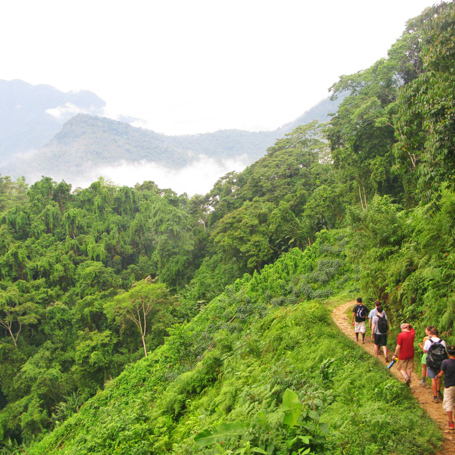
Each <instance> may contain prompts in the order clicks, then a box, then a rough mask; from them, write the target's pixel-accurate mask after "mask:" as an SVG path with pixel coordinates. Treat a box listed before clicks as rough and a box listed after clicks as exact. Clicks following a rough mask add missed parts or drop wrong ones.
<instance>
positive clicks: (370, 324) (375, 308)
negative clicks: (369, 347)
mask: <svg viewBox="0 0 455 455" xmlns="http://www.w3.org/2000/svg"><path fill="white" fill-rule="evenodd" d="M379 305H381V301H380V300H375V301H374V308H373V309H372V310H371V311H370V313H369V314H368V319H369V324H368V325H369V327H370V329H371V327H372V325H373V318H374V317H375V316H376V315H377V314H378V306H379ZM383 313H384V314H385V311H383ZM386 316H387V315H386ZM371 333H373V332H371Z"/></svg>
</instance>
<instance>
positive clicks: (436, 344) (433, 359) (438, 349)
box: [427, 338, 449, 371]
mask: <svg viewBox="0 0 455 455" xmlns="http://www.w3.org/2000/svg"><path fill="white" fill-rule="evenodd" d="M430 341H431V346H430V348H429V349H428V352H427V366H428V367H430V368H431V369H432V370H434V371H439V370H440V369H441V363H442V361H443V360H445V359H448V358H449V356H448V355H447V351H446V348H445V347H444V345H443V344H442V343H441V340H439V341H433V340H432V339H431V338H430Z"/></svg>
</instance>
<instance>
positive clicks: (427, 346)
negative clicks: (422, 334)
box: [423, 335, 447, 352]
mask: <svg viewBox="0 0 455 455" xmlns="http://www.w3.org/2000/svg"><path fill="white" fill-rule="evenodd" d="M431 341H433V343H438V342H439V341H441V338H438V337H437V336H434V335H433V336H432V337H430V338H429V339H428V340H427V341H425V344H424V345H423V350H424V351H425V352H428V351H429V350H430V346H431V345H432V344H433V343H432V342H431ZM441 344H442V345H443V346H444V347H445V348H446V349H447V345H446V342H445V341H442V342H441Z"/></svg>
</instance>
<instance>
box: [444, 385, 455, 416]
mask: <svg viewBox="0 0 455 455" xmlns="http://www.w3.org/2000/svg"><path fill="white" fill-rule="evenodd" d="M454 406H455V386H452V387H448V388H447V389H446V388H445V389H444V401H443V402H442V408H443V409H444V411H446V412H452V411H453V408H454Z"/></svg>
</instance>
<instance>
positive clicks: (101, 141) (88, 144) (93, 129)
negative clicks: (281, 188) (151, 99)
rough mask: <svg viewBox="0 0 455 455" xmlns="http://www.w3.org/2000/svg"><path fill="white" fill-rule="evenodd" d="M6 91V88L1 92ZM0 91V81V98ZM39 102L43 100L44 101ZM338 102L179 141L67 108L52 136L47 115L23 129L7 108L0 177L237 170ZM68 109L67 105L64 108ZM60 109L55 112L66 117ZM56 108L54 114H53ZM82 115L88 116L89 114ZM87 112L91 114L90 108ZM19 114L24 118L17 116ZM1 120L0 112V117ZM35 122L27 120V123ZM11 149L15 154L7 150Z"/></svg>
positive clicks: (73, 178)
mask: <svg viewBox="0 0 455 455" xmlns="http://www.w3.org/2000/svg"><path fill="white" fill-rule="evenodd" d="M10 84H11V83H10ZM9 86H10V85H6V87H9ZM49 88H50V87H49ZM1 89H2V84H1V81H0V96H1ZM57 93H59V92H57ZM43 98H44V99H46V97H45V96H43ZM32 101H33V98H32ZM51 101H52V100H49V102H51ZM339 102H340V100H330V99H329V98H327V99H325V100H323V101H321V102H320V103H318V104H317V105H316V106H314V107H312V108H311V109H309V110H308V111H307V112H305V113H304V114H303V115H302V116H300V117H299V118H298V119H297V120H295V121H294V122H291V123H289V124H286V125H284V126H282V127H281V128H278V129H276V130H273V131H257V132H253V131H242V130H232V129H231V130H222V131H215V132H213V133H205V134H196V135H182V136H167V135H164V134H159V133H155V132H154V131H151V130H148V129H143V128H138V127H135V126H131V125H130V124H129V123H126V121H116V120H111V119H108V118H104V117H101V116H95V115H88V114H79V115H74V113H73V111H71V110H70V109H69V113H68V115H70V117H71V118H67V119H66V120H67V121H66V122H65V123H64V125H63V126H62V127H61V129H60V126H59V125H60V124H59V123H58V122H57V120H55V119H54V121H53V122H54V123H55V124H56V125H58V128H55V127H54V130H53V134H49V133H48V129H46V128H44V127H43V125H42V123H43V122H44V120H47V121H48V122H50V123H51V124H53V123H52V117H51V115H49V114H47V113H45V112H44V111H43V112H41V111H40V114H43V115H44V120H43V119H41V118H40V121H39V122H38V121H36V122H35V123H36V124H33V120H30V119H28V118H27V121H28V122H30V123H32V124H33V125H31V126H29V127H27V128H25V127H24V125H22V123H21V120H22V117H20V116H18V115H11V111H12V110H13V111H14V108H13V107H12V106H11V107H10V109H6V110H5V113H4V115H5V117H8V122H3V123H4V125H3V126H4V131H2V130H1V129H0V143H5V144H6V143H10V146H9V149H8V151H5V153H4V156H3V160H2V159H1V153H0V173H2V174H5V175H9V176H10V177H12V178H16V177H19V176H25V177H26V178H27V180H28V181H29V182H32V183H33V182H35V181H37V180H39V179H40V178H41V176H43V175H46V176H47V175H50V176H52V177H53V179H54V180H65V181H66V182H71V183H74V184H80V181H81V178H82V177H83V180H85V181H90V178H91V177H90V176H95V177H93V179H94V180H95V179H97V178H98V177H99V176H100V175H103V174H102V173H103V169H104V168H105V167H106V166H120V165H125V164H136V165H143V164H144V163H148V164H150V163H154V165H155V166H163V167H165V168H166V169H173V170H176V169H181V168H183V167H185V166H189V165H191V164H192V163H193V164H194V163H195V162H198V161H200V160H202V159H204V160H214V161H215V162H218V163H223V162H225V161H226V160H237V161H240V162H242V168H243V167H244V166H246V165H248V164H251V163H253V162H255V161H256V160H258V159H259V158H261V157H262V156H264V155H265V153H266V150H267V148H268V147H270V146H271V145H273V144H274V143H275V141H276V140H277V139H279V138H282V137H284V136H285V134H286V133H289V132H291V131H292V130H293V129H294V128H295V127H296V126H298V125H301V124H305V123H309V122H312V121H314V120H318V121H323V122H325V121H327V120H328V119H329V114H330V113H331V112H334V111H336V109H337V106H338V105H339ZM52 106H53V105H52ZM70 106H73V105H72V104H70ZM64 107H65V106H63V107H61V108H59V109H60V110H63V112H65V113H66V111H65V110H64ZM73 107H74V109H80V108H77V107H76V106H73ZM59 109H55V110H56V111H59ZM51 111H52V110H51ZM81 111H83V110H82V109H81ZM86 111H87V112H90V110H89V109H86ZM93 111H94V113H96V110H95V108H93ZM59 112H60V111H59ZM13 113H14V112H13ZM21 114H22V115H24V113H23V112H22V111H21ZM71 114H73V115H74V116H71ZM1 115H2V113H1V112H0V118H1ZM62 115H63V114H62ZM10 117H12V118H16V120H17V125H16V126H15V128H12V127H11V126H10ZM17 117H19V118H17ZM35 118H36V117H34V116H32V119H35ZM62 123H63V122H62ZM24 129H25V131H24ZM35 129H36V130H38V131H39V132H40V134H41V137H44V138H45V140H44V141H43V142H42V143H39V144H37V143H36V141H35V142H33V140H34V138H29V137H28V135H29V134H32V133H33V131H34V130H35ZM46 134H47V136H46ZM10 136H11V137H10ZM18 136H19V137H20V140H19V139H18ZM18 142H20V143H18ZM22 143H23V144H22ZM27 144H28V145H27ZM15 146H16V148H18V151H14V150H13V149H14V147H15ZM10 149H11V150H10ZM0 152H1V150H0ZM17 152H20V153H17ZM25 152H28V153H25Z"/></svg>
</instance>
